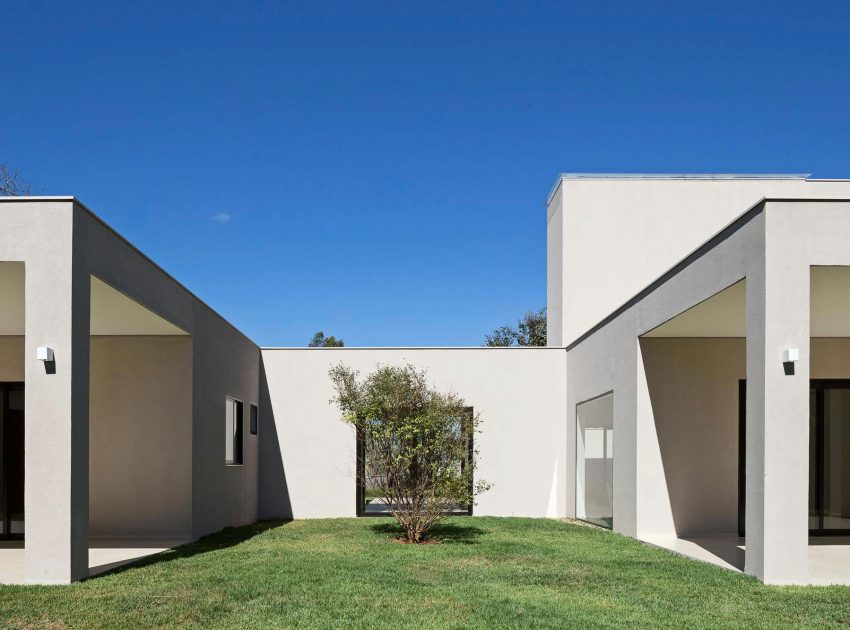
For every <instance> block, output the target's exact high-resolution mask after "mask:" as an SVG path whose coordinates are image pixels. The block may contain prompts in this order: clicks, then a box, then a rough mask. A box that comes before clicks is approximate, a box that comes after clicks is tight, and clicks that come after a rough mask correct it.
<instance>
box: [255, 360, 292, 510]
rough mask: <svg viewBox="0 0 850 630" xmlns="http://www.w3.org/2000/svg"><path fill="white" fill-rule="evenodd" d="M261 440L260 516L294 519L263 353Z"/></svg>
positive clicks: (261, 369) (261, 361)
mask: <svg viewBox="0 0 850 630" xmlns="http://www.w3.org/2000/svg"><path fill="white" fill-rule="evenodd" d="M258 433H259V435H258V436H257V437H259V440H260V456H259V457H260V461H259V472H258V474H259V477H258V480H259V489H258V503H259V516H260V518H263V519H272V518H280V519H284V520H287V519H291V518H292V502H291V501H290V499H289V487H288V486H287V483H286V471H285V470H284V468H283V458H282V456H281V444H280V438H279V437H278V434H277V423H276V422H275V417H274V407H273V406H272V401H271V396H270V395H269V383H268V380H267V379H266V366H265V364H264V363H263V359H262V354H261V355H260V425H259V431H258Z"/></svg>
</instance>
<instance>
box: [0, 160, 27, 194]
mask: <svg viewBox="0 0 850 630" xmlns="http://www.w3.org/2000/svg"><path fill="white" fill-rule="evenodd" d="M31 192H32V187H31V186H30V185H29V184H28V183H26V182H25V181H24V179H23V178H22V177H21V174H20V173H19V172H18V171H13V170H12V169H10V168H9V167H8V166H6V165H5V164H2V163H0V195H7V196H19V195H29V194H30V193H31Z"/></svg>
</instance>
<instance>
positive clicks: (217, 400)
mask: <svg viewBox="0 0 850 630" xmlns="http://www.w3.org/2000/svg"><path fill="white" fill-rule="evenodd" d="M74 268H75V274H82V275H84V279H85V282H86V286H88V285H89V284H90V279H89V277H90V275H94V276H96V277H97V278H99V279H100V280H102V281H103V282H105V283H106V284H108V285H109V286H111V287H113V288H115V289H117V290H118V291H120V292H122V293H124V294H125V295H126V296H128V297H130V298H131V299H133V300H135V301H136V302H138V303H139V304H141V305H143V306H144V307H145V308H147V309H149V310H151V311H153V312H154V313H156V314H158V315H159V316H161V317H163V318H164V319H166V320H168V321H169V322H171V323H172V324H174V325H175V326H177V327H179V328H181V329H182V330H184V331H186V332H187V333H188V334H190V335H191V337H192V370H191V373H192V387H191V393H192V458H191V465H192V494H191V501H192V536H193V537H198V536H203V535H205V534H209V533H211V532H215V531H218V530H220V529H222V528H224V527H228V526H236V525H244V524H247V523H251V522H253V521H255V520H256V518H257V470H258V459H259V457H258V452H259V449H258V438H257V436H252V435H250V434H249V433H248V431H247V428H246V430H245V439H244V464H243V465H241V466H226V465H225V463H224V461H225V454H224V450H225V444H224V440H225V398H226V396H228V395H230V396H233V397H235V398H238V399H239V400H241V401H243V403H244V405H245V414H246V415H245V422H246V425H247V414H248V409H249V405H250V404H252V403H253V404H257V403H258V402H259V368H260V361H259V358H260V353H259V348H258V347H257V346H256V345H255V344H254V343H253V342H251V340H250V339H248V338H247V337H246V336H245V335H244V334H242V333H241V332H240V331H239V330H237V329H236V328H235V327H233V326H232V325H231V324H230V323H228V322H227V321H226V320H224V319H223V318H222V317H221V316H220V315H218V314H217V313H216V312H215V311H213V310H212V309H210V308H209V307H208V306H207V305H206V304H204V303H203V302H201V301H200V300H199V299H198V298H197V297H195V296H194V295H192V294H191V293H190V292H189V291H188V290H187V289H185V288H184V287H183V286H182V285H180V284H179V283H177V282H176V281H175V280H174V279H173V278H172V277H171V276H169V275H168V274H167V273H165V272H164V271H163V270H162V269H161V268H159V267H157V266H156V265H155V264H153V263H152V262H151V261H150V260H149V259H148V258H147V257H145V256H144V255H143V254H142V253H141V252H139V251H138V250H136V249H135V248H134V247H133V246H132V245H131V244H130V243H128V242H127V241H125V240H124V239H123V238H121V237H120V236H119V235H118V234H117V233H115V232H114V231H113V230H111V229H110V228H109V227H108V226H107V225H106V224H104V223H103V222H102V221H100V220H99V219H98V218H97V217H95V216H94V215H93V214H91V213H90V212H88V211H86V210H85V209H84V208H82V207H80V206H76V207H75V213H74ZM87 292H88V289H85V290H80V291H78V293H81V294H85V297H86V299H87V298H88V293H87ZM86 314H87V313H86ZM86 323H88V322H86Z"/></svg>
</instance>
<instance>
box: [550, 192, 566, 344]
mask: <svg viewBox="0 0 850 630" xmlns="http://www.w3.org/2000/svg"><path fill="white" fill-rule="evenodd" d="M563 202H564V196H563V189H562V188H561V187H560V186H559V187H558V189H557V190H556V191H555V193H554V195H553V196H552V199H551V200H550V201H549V205H548V207H547V208H546V243H547V244H548V246H547V247H546V345H548V346H561V345H564V289H565V286H564V207H563Z"/></svg>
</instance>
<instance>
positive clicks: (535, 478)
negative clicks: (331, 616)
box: [260, 348, 567, 518]
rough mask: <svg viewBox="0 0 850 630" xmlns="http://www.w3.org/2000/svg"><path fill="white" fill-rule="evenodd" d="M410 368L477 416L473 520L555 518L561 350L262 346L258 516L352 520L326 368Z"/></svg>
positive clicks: (345, 438)
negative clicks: (479, 488) (480, 491)
mask: <svg viewBox="0 0 850 630" xmlns="http://www.w3.org/2000/svg"><path fill="white" fill-rule="evenodd" d="M340 362H342V363H345V364H346V365H349V366H350V367H353V368H355V369H358V370H360V371H361V374H366V373H368V372H370V371H372V370H374V369H375V368H376V367H377V365H378V364H384V365H404V364H406V363H412V364H413V365H415V366H416V367H418V368H424V369H427V370H428V375H429V377H430V378H431V379H432V382H433V384H434V385H435V386H436V387H438V388H439V389H442V390H445V391H455V392H457V393H458V394H460V395H461V396H463V397H464V398H465V399H466V401H467V402H468V403H469V404H470V405H472V406H473V407H474V408H475V411H476V412H479V413H480V414H481V420H482V426H481V434H480V435H479V436H478V438H477V442H476V443H477V446H478V449H479V452H480V459H479V468H478V471H479V473H478V478H480V479H486V480H487V481H489V482H491V483H492V484H493V487H492V489H491V490H490V491H489V492H487V493H485V494H484V495H482V496H480V497H479V500H478V505H476V507H475V514H478V515H498V516H513V515H516V516H534V517H544V516H553V517H554V516H563V515H564V514H565V509H566V508H565V496H566V494H565V493H566V489H565V487H564V480H565V478H566V471H565V466H566V443H567V437H566V433H565V428H566V421H565V417H566V407H565V403H566V398H565V389H564V387H565V382H566V377H565V368H566V353H565V351H564V350H562V349H555V348H551V349H546V348H539V349H509V348H502V349H497V348H415V349H409V348H408V349H355V348H344V349H339V350H333V349H318V350H306V349H264V350H263V363H264V372H265V383H266V384H265V386H264V387H265V388H266V389H265V391H266V394H265V395H264V396H263V399H264V403H263V407H262V408H261V418H262V421H261V422H262V423H261V427H260V432H261V435H262V448H263V451H262V453H261V469H262V474H261V485H260V514H261V516H263V517H294V518H314V517H341V516H354V515H355V438H354V433H353V431H352V429H351V428H350V427H348V426H347V425H345V424H344V423H343V422H342V421H341V420H340V414H339V411H338V410H337V409H336V408H335V407H334V406H333V405H332V404H331V403H330V402H329V401H330V399H331V397H332V396H333V391H332V387H331V383H330V379H329V378H328V370H329V369H330V367H331V366H333V365H335V364H337V363H340Z"/></svg>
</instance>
